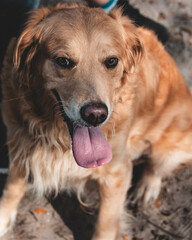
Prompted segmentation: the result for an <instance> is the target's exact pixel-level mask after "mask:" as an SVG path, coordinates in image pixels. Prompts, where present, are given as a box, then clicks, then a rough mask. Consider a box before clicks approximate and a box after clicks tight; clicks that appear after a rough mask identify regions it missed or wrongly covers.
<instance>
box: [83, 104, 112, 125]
mask: <svg viewBox="0 0 192 240" xmlns="http://www.w3.org/2000/svg"><path fill="white" fill-rule="evenodd" d="M80 113H81V117H82V119H83V120H84V121H85V122H86V123H88V124H89V125H91V126H94V127H96V126H98V125H99V124H101V123H103V122H104V121H105V120H106V118H107V115H108V109H107V106H106V105H105V104H103V103H88V104H86V105H84V106H83V107H82V108H81V110H80Z"/></svg>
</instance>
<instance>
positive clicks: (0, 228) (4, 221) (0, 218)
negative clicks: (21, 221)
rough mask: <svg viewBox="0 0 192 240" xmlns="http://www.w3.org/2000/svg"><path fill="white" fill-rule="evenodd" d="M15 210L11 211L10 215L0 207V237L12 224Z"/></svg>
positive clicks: (15, 213)
mask: <svg viewBox="0 0 192 240" xmlns="http://www.w3.org/2000/svg"><path fill="white" fill-rule="evenodd" d="M16 215H17V212H16V211H13V212H12V213H11V215H10V216H9V215H7V214H6V211H4V209H1V208H0V237H2V236H3V235H4V234H5V233H7V232H8V231H9V230H10V229H11V227H12V226H13V224H14V222H15V219H16Z"/></svg>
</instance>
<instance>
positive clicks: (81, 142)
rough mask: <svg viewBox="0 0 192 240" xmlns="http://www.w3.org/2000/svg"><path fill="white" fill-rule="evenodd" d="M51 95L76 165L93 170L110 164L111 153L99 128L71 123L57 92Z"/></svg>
mask: <svg viewBox="0 0 192 240" xmlns="http://www.w3.org/2000/svg"><path fill="white" fill-rule="evenodd" d="M53 93H54V95H55V97H56V99H57V101H58V104H59V107H60V111H61V113H62V116H63V119H64V121H65V122H66V123H67V127H68V130H69V133H70V136H71V140H72V151H73V156H74V158H75V161H76V162H77V164H78V165H79V166H81V167H84V168H94V167H98V166H102V165H104V164H106V163H108V162H110V161H111V159H112V151H111V148H110V146H109V144H108V142H107V141H106V139H105V137H104V136H103V134H102V131H101V129H100V127H99V126H97V127H85V126H79V125H78V124H77V123H75V122H74V121H72V120H71V119H70V118H69V117H68V116H67V114H66V113H65V111H64V108H63V105H62V102H61V98H60V96H59V94H58V92H57V91H56V90H53Z"/></svg>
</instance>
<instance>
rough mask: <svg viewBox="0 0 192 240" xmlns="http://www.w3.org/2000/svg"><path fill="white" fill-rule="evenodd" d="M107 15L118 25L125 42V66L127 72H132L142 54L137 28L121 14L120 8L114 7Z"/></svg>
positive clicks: (142, 47)
mask: <svg viewBox="0 0 192 240" xmlns="http://www.w3.org/2000/svg"><path fill="white" fill-rule="evenodd" d="M109 15H110V16H111V17H112V18H113V19H115V20H116V21H117V22H118V24H119V25H120V28H121V32H122V37H123V39H124V43H125V54H124V55H125V59H124V61H125V68H126V71H127V72H129V73H133V72H134V71H135V67H136V66H137V64H138V63H139V62H140V61H141V59H142V56H143V54H144V46H143V43H142V40H141V39H140V37H139V36H138V33H137V28H136V27H135V26H134V24H133V23H132V21H131V20H130V19H129V18H128V17H127V16H123V15H122V9H121V8H118V9H114V10H113V11H112V12H111V13H110V14H109Z"/></svg>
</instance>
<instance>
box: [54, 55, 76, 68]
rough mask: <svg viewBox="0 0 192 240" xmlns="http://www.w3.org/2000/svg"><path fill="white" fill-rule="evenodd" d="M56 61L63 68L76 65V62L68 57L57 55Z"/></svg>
mask: <svg viewBox="0 0 192 240" xmlns="http://www.w3.org/2000/svg"><path fill="white" fill-rule="evenodd" d="M55 62H56V63H57V64H58V65H59V66H60V67H62V68H65V69H71V68H73V67H74V66H75V62H74V61H72V60H71V59H69V58H66V57H57V58H55Z"/></svg>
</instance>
